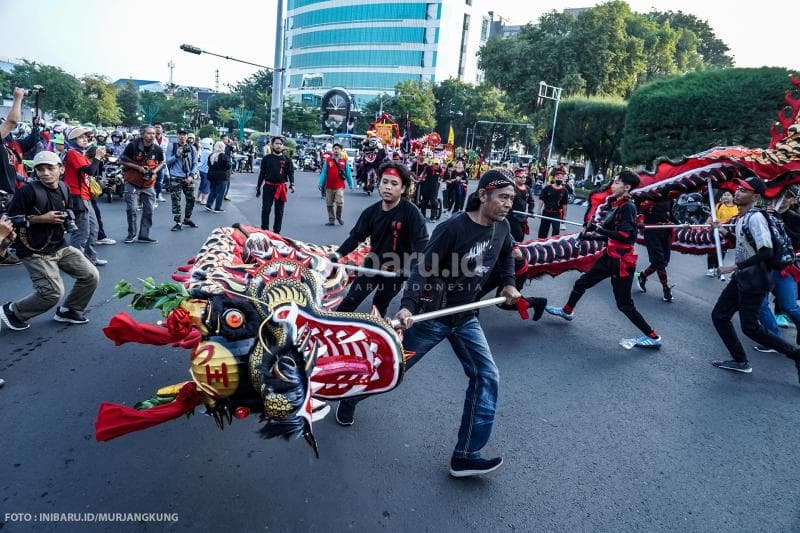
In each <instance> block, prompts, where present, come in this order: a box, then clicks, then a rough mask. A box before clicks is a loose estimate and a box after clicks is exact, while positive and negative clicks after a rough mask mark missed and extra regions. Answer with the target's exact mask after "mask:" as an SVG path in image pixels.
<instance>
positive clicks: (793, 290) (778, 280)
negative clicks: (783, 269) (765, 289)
mask: <svg viewBox="0 0 800 533" xmlns="http://www.w3.org/2000/svg"><path fill="white" fill-rule="evenodd" d="M772 279H773V280H775V287H774V288H773V289H772V294H774V295H775V301H776V302H777V303H778V307H780V309H781V313H783V314H784V315H787V316H788V317H789V319H790V320H791V321H792V322H794V325H795V326H796V327H797V329H798V330H799V331H800V305H797V282H796V281H795V280H794V278H793V277H792V276H786V277H783V276H781V273H780V271H778V270H773V271H772Z"/></svg>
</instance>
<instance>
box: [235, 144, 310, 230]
mask: <svg viewBox="0 0 800 533" xmlns="http://www.w3.org/2000/svg"><path fill="white" fill-rule="evenodd" d="M270 148H271V150H272V151H271V153H269V154H267V155H265V156H264V158H263V159H262V160H261V170H260V171H259V174H258V184H257V185H256V198H259V197H260V196H261V193H262V191H263V193H264V199H263V200H262V201H261V229H265V230H269V215H270V212H271V211H272V206H273V205H274V206H275V219H274V222H273V224H272V231H273V232H275V233H280V232H281V228H282V227H283V209H284V206H285V205H286V201H287V200H288V197H287V196H286V192H287V191H291V192H292V193H294V164H293V163H292V160H291V159H289V156H287V155H286V154H284V153H283V149H284V145H283V137H280V136H275V137H273V138H272V140H271V141H270ZM226 153H227V152H226ZM262 187H263V189H262Z"/></svg>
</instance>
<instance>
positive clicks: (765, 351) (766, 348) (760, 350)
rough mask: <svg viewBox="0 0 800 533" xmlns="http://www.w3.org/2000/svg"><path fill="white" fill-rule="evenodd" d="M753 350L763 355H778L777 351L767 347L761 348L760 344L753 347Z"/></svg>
mask: <svg viewBox="0 0 800 533" xmlns="http://www.w3.org/2000/svg"><path fill="white" fill-rule="evenodd" d="M753 349H754V350H755V351H757V352H761V353H778V350H775V349H774V348H769V347H767V346H761V345H760V344H757V345H755V346H753Z"/></svg>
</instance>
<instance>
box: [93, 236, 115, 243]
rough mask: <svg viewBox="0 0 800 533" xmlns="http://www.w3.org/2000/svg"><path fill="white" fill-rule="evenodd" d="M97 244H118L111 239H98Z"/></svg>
mask: <svg viewBox="0 0 800 533" xmlns="http://www.w3.org/2000/svg"><path fill="white" fill-rule="evenodd" d="M96 242H97V244H117V241H115V240H114V239H111V238H109V237H106V238H104V239H98V240H97V241H96Z"/></svg>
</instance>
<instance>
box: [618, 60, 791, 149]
mask: <svg viewBox="0 0 800 533" xmlns="http://www.w3.org/2000/svg"><path fill="white" fill-rule="evenodd" d="M788 74H789V72H788V71H787V70H786V69H783V68H771V67H763V68H757V69H753V68H747V69H745V68H742V69H740V68H731V69H720V70H707V71H704V72H695V73H691V74H687V75H685V76H681V77H677V78H671V79H665V80H658V81H655V82H652V83H650V84H647V85H644V86H642V87H641V88H639V89H638V90H636V92H634V93H633V95H631V98H630V101H629V102H628V111H627V114H626V117H625V129H624V133H623V139H622V143H621V145H620V151H621V155H622V162H623V163H625V164H647V163H650V162H652V161H653V160H654V159H655V158H657V157H661V156H665V157H670V158H677V157H681V156H686V155H690V154H695V153H698V152H701V151H703V150H706V149H708V148H711V147H714V146H733V145H743V146H751V147H766V146H767V145H768V144H769V140H770V128H771V126H772V124H773V123H774V122H775V119H776V117H777V116H778V112H779V111H780V110H781V109H782V108H783V106H784V94H785V92H786V89H787V88H788V86H789V84H788Z"/></svg>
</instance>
